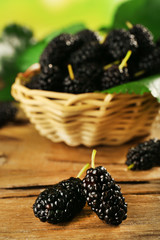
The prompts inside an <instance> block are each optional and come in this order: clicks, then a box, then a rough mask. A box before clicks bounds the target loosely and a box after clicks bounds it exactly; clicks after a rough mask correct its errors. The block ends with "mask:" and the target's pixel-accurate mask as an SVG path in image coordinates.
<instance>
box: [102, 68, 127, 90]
mask: <svg viewBox="0 0 160 240" xmlns="http://www.w3.org/2000/svg"><path fill="white" fill-rule="evenodd" d="M129 80H130V76H129V73H128V69H127V68H126V67H124V68H122V69H121V70H119V66H117V65H113V66H112V67H110V68H108V69H107V70H105V71H104V73H103V75H102V79H101V89H102V90H106V89H109V88H112V87H115V86H117V85H120V84H123V83H126V82H128V81H129Z"/></svg>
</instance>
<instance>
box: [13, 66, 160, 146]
mask: <svg viewBox="0 0 160 240" xmlns="http://www.w3.org/2000/svg"><path fill="white" fill-rule="evenodd" d="M39 71H40V70H39V64H34V65H32V66H31V67H30V68H29V69H28V70H27V71H26V72H25V73H19V74H18V76H17V78H16V81H15V83H14V84H13V85H12V95H13V97H14V98H15V99H16V100H17V101H19V102H20V103H21V107H22V108H23V110H24V111H25V113H26V115H27V116H28V118H29V119H30V121H31V122H32V123H33V124H34V125H35V127H36V129H37V130H38V131H39V132H40V134H41V135H43V136H46V137H47V138H49V139H50V140H52V141H53V142H62V141H63V142H65V143H66V144H68V145H70V146H78V145H80V144H83V145H86V146H90V147H91V146H95V145H99V144H105V145H120V144H122V143H125V142H127V141H128V140H130V139H132V138H134V137H137V136H143V135H146V134H148V133H149V132H150V128H151V125H152V123H153V120H154V119H155V117H156V115H157V113H158V108H159V104H158V103H157V101H156V99H155V98H153V97H152V96H151V94H149V93H147V94H144V95H136V94H104V93H84V94H68V93H60V92H51V91H42V90H31V89H28V88H27V87H25V86H24V83H26V81H28V80H29V78H30V77H31V76H33V75H34V74H35V73H37V72H39Z"/></svg>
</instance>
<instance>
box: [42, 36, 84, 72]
mask: <svg viewBox="0 0 160 240" xmlns="http://www.w3.org/2000/svg"><path fill="white" fill-rule="evenodd" d="M81 45H82V41H80V40H79V38H78V37H77V36H76V35H71V34H66V33H65V34H60V35H59V36H57V37H56V38H54V39H53V40H52V41H51V42H50V43H49V44H48V45H47V47H46V48H45V49H44V51H43V53H42V54H41V56H40V64H41V69H42V71H43V67H46V66H47V65H49V64H53V65H59V64H62V63H63V62H66V61H67V58H68V57H69V55H70V53H71V52H73V51H74V50H75V49H77V48H79V47H80V46H81Z"/></svg>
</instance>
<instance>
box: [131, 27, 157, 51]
mask: <svg viewBox="0 0 160 240" xmlns="http://www.w3.org/2000/svg"><path fill="white" fill-rule="evenodd" d="M130 33H131V34H133V35H134V36H135V38H136V40H137V42H138V50H139V51H140V52H141V53H146V52H148V51H150V50H152V48H153V47H154V45H155V44H154V42H153V35H152V33H151V32H150V31H149V30H148V29H147V28H146V27H144V26H143V25H141V24H136V25H134V26H133V28H131V29H130Z"/></svg>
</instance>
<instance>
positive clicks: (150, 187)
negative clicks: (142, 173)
mask: <svg viewBox="0 0 160 240" xmlns="http://www.w3.org/2000/svg"><path fill="white" fill-rule="evenodd" d="M118 184H119V186H120V187H121V191H122V193H123V194H124V195H131V194H132V195H133V194H135V195H147V194H160V181H158V182H150V183H141V182H139V183H128V184H126V183H118ZM47 187H49V185H48V186H28V187H27V186H25V187H18V188H9V189H4V188H1V189H0V198H16V197H30V196H35V197H36V196H38V195H39V193H40V192H42V191H43V190H44V189H46V188H47Z"/></svg>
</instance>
